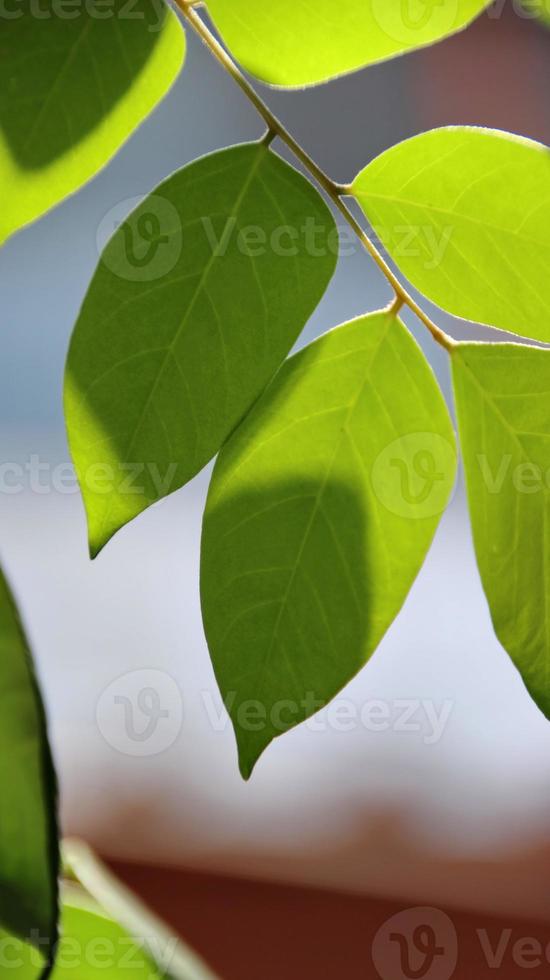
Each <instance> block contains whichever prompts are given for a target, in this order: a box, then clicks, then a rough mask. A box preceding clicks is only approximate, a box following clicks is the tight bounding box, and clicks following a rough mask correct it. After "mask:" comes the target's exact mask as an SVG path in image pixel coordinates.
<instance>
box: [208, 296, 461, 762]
mask: <svg viewBox="0 0 550 980" xmlns="http://www.w3.org/2000/svg"><path fill="white" fill-rule="evenodd" d="M455 461H456V452H455V445H454V436H453V432H452V428H451V424H450V420H449V416H448V412H447V409H446V407H445V403H444V401H443V398H442V395H441V392H440V390H439V388H438V386H437V383H436V381H435V378H434V376H433V374H432V371H431V369H430V367H429V365H428V363H427V361H426V359H425V358H424V355H423V354H422V353H421V351H420V350H419V348H418V347H417V345H416V342H415V341H414V340H413V339H412V337H411V336H410V334H409V333H408V331H407V330H406V329H405V328H404V326H403V325H402V324H401V322H400V321H399V320H398V319H396V318H395V317H394V316H393V315H392V314H390V313H377V314H374V315H372V316H367V317H362V318H360V319H358V320H355V321H353V322H351V323H348V324H345V325H344V326H342V327H339V328H338V329H336V330H334V331H332V332H331V333H328V334H326V335H325V336H323V337H321V338H320V339H319V340H317V341H315V342H314V343H313V344H311V345H310V346H309V347H307V348H305V349H304V350H303V351H301V352H300V353H298V354H297V355H296V356H294V357H292V358H291V359H290V360H289V361H287V362H286V364H285V365H284V366H283V367H282V369H281V370H280V371H279V373H278V374H277V376H276V377H275V380H274V381H273V383H272V384H271V385H270V387H269V388H268V389H267V391H266V392H264V394H263V396H262V398H261V399H260V400H259V402H258V403H257V405H256V406H255V407H254V409H253V411H252V412H251V413H250V414H249V416H248V417H247V418H246V420H245V421H244V423H243V424H242V425H241V426H240V428H239V429H238V430H237V431H236V432H235V434H234V435H233V436H232V438H231V440H230V441H229V442H228V443H227V445H226V446H225V447H224V448H223V450H222V452H221V453H220V455H219V457H218V461H217V463H216V468H215V471H214V476H213V478H212V483H211V487H210V492H209V496H208V502H207V507H206V514H205V521H204V528H203V541H202V571H201V593H202V607H203V618H204V624H205V630H206V635H207V639H208V644H209V648H210V654H211V657H212V661H213V664H214V669H215V671H216V676H217V680H218V683H219V685H220V689H221V692H222V695H223V698H224V701H225V703H226V706H227V709H228V711H229V713H230V715H231V718H232V721H233V725H234V728H235V732H236V736H237V741H238V746H239V756H240V767H241V772H242V774H243V776H244V777H245V778H248V776H249V775H250V773H251V771H252V768H253V766H254V764H255V762H256V760H257V759H258V757H259V755H260V754H261V752H262V751H263V750H264V749H265V747H266V746H267V745H268V744H269V742H270V741H271V740H272V739H273V738H275V736H277V735H280V734H281V733H282V732H284V731H286V730H288V729H289V728H292V727H293V726H294V725H297V724H298V723H299V722H301V721H303V720H304V719H305V718H307V717H309V715H311V714H313V713H314V711H316V710H317V709H318V708H319V707H320V706H321V705H324V704H326V703H327V702H328V701H329V700H330V699H331V698H333V697H334V696H335V695H336V694H337V693H338V691H340V689H341V688H342V687H343V686H344V685H345V684H346V683H347V682H348V681H349V680H350V679H351V678H352V677H353V676H354V675H355V674H356V673H357V671H358V670H359V669H360V668H361V667H362V666H363V665H364V664H365V662H366V661H367V660H368V659H369V657H370V655H371V654H372V652H373V651H374V650H375V648H376V647H377V645H378V644H379V642H380V640H381V639H382V637H383V635H384V633H385V632H386V630H387V629H388V627H389V626H390V624H391V622H392V621H393V619H394V617H395V616H396V615H397V613H398V612H399V609H400V608H401V606H402V604H403V602H404V600H405V597H406V596H407V593H408V591H409V589H410V587H411V585H412V583H413V581H414V578H415V576H416V574H417V572H418V570H419V569H420V566H421V564H422V562H423V560H424V557H425V555H426V552H427V550H428V548H429V545H430V542H431V540H432V537H433V535H434V532H435V529H436V527H437V524H438V522H439V518H440V516H441V513H442V512H443V510H444V508H445V506H446V503H447V500H448V497H449V494H450V491H451V488H452V486H453V481H454V475H455Z"/></svg>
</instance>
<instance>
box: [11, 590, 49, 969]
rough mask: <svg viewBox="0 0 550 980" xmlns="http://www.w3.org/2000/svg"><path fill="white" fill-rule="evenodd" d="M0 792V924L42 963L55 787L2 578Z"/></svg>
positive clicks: (28, 667) (24, 649) (25, 655)
mask: <svg viewBox="0 0 550 980" xmlns="http://www.w3.org/2000/svg"><path fill="white" fill-rule="evenodd" d="M0 787H1V791H0V926H1V927H3V928H4V929H6V930H7V931H9V932H10V933H12V934H14V935H15V936H18V937H19V938H20V939H22V940H25V941H28V942H31V943H34V945H36V946H39V948H40V949H41V950H42V952H41V953H40V952H38V950H37V951H36V953H35V955H34V958H35V960H36V958H37V957H38V958H39V959H38V962H39V963H40V962H41V963H42V965H44V959H47V958H48V953H51V952H52V947H53V944H54V943H55V940H56V937H57V872H58V863H59V857H58V844H57V826H56V783H55V775H54V771H53V765H52V760H51V756H50V750H49V747H48V737H47V732H46V722H45V718H44V709H43V707H42V702H41V699H40V692H39V690H38V687H37V684H36V680H35V677H34V673H33V667H32V662H31V657H30V654H29V649H28V646H27V643H26V640H25V636H24V634H23V630H22V627H21V623H20V621H19V617H18V615H17V611H16V609H15V606H14V604H13V599H12V597H11V595H10V592H9V589H8V586H7V584H6V582H5V580H4V578H3V577H2V576H1V574H0ZM39 944H40V945H39ZM2 969H4V968H2Z"/></svg>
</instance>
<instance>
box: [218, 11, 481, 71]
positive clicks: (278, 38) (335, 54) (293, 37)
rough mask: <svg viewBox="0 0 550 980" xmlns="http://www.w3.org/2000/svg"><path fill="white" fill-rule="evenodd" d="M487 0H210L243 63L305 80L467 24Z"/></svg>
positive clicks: (250, 68)
mask: <svg viewBox="0 0 550 980" xmlns="http://www.w3.org/2000/svg"><path fill="white" fill-rule="evenodd" d="M488 2H489V0H407V2H406V3H404V2H403V0H368V2H367V0H340V2H339V3H334V2H333V0H300V3H296V2H295V0H270V2H269V3H262V2H258V0H208V10H209V12H210V14H211V16H212V18H213V20H214V23H215V25H216V27H217V28H218V30H219V31H220V32H221V35H222V37H223V39H224V41H225V42H226V43H227V45H228V47H229V48H230V49H231V52H232V53H233V54H234V55H235V57H236V58H237V59H238V61H240V62H241V63H242V64H243V66H244V67H245V68H246V69H247V71H249V72H251V73H252V74H253V75H256V76H257V78H260V79H261V80H262V81H265V82H269V83H270V84H273V85H282V86H291V87H294V86H304V85H315V84H316V83H318V82H324V81H326V80H327V79H329V78H333V77H335V76H337V75H343V74H345V73H347V72H351V71H356V70H357V69H358V68H363V67H364V66H365V65H369V64H372V63H373V62H377V61H383V60H385V59H386V58H392V57H394V56H395V55H398V54H402V53H403V52H404V51H410V50H412V49H414V48H420V47H424V46H425V45H427V44H432V43H433V42H434V41H439V40H440V39H441V38H443V37H447V36H448V35H449V34H454V33H455V32H456V31H459V30H461V29H462V28H463V27H466V26H467V25H468V24H469V23H470V22H471V21H472V20H473V19H474V18H475V17H477V15H478V14H479V13H481V11H482V10H483V9H484V8H485V7H486V6H487V5H488Z"/></svg>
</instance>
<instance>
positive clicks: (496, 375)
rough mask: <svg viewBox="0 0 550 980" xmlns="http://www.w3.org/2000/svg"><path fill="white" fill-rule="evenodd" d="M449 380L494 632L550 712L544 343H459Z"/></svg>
mask: <svg viewBox="0 0 550 980" xmlns="http://www.w3.org/2000/svg"><path fill="white" fill-rule="evenodd" d="M452 366H453V380H454V389H455V397H456V405H457V412H458V421H459V432H460V442H461V445H462V454H463V457H464V468H465V472H466V485H467V491H468V501H469V505H470V515H471V519H472V526H473V534H474V543H475V549H476V554H477V562H478V566H479V570H480V574H481V580H482V583H483V588H484V589H485V594H486V596H487V599H488V602H489V607H490V610H491V616H492V620H493V625H494V628H495V632H496V634H497V636H498V638H499V640H500V642H501V643H502V645H503V647H504V648H505V649H506V650H507V651H508V653H509V654H510V656H511V658H512V660H513V661H514V663H515V665H516V667H517V668H518V670H519V671H520V672H521V675H522V677H523V680H524V682H525V684H526V686H527V688H528V690H529V691H530V693H531V695H532V697H533V698H534V699H535V701H536V703H537V704H538V706H539V707H540V709H541V710H542V711H543V712H544V714H545V715H546V716H547V717H548V718H550V681H549V678H550V351H547V350H540V349H537V348H535V347H526V346H520V345H518V344H459V345H457V347H456V348H455V349H454V350H453V352H452Z"/></svg>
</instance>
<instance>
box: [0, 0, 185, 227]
mask: <svg viewBox="0 0 550 980" xmlns="http://www.w3.org/2000/svg"><path fill="white" fill-rule="evenodd" d="M7 6H8V5H6V11H4V13H3V14H2V16H1V17H0V197H1V199H2V207H1V209H0V244H1V243H2V242H3V241H4V240H5V239H6V238H7V237H8V236H9V235H11V234H12V232H14V231H17V229H18V228H21V227H22V226H23V225H26V224H27V223H28V222H30V221H33V220H34V219H35V218H38V217H39V216H40V215H41V214H43V213H44V212H45V211H47V210H48V209H49V208H51V207H52V206H53V205H55V204H57V203H58V202H59V201H61V200H63V198H64V197H66V196H67V195H68V194H71V193H73V191H75V190H77V189H78V188H79V187H81V186H82V184H84V183H85V182H86V181H87V180H89V179H90V177H92V176H93V175H94V174H95V173H97V171H98V170H100V169H101V167H103V166H104V165H105V164H106V163H107V162H108V160H109V159H110V158H111V157H112V156H113V154H114V153H115V152H116V151H117V150H118V149H119V147H120V146H121V145H122V143H124V141H125V140H126V139H127V138H128V136H130V134H131V133H132V131H133V130H134V129H135V128H136V126H137V125H138V124H139V123H140V122H141V121H142V120H143V119H144V118H145V116H146V115H147V114H148V113H149V112H150V111H151V110H152V109H153V108H154V106H155V105H156V104H157V102H158V101H159V100H160V99H161V98H162V97H163V96H164V95H165V93H166V92H167V90H168V89H169V87H170V85H171V84H172V82H173V81H174V79H175V78H176V76H177V74H178V72H179V70H180V68H181V65H182V63H183V57H184V51H185V37H184V34H183V31H182V29H181V27H180V25H179V23H178V21H177V18H176V16H175V14H174V13H173V12H172V11H171V10H169V9H168V7H166V6H165V5H164V3H160V2H156V3H155V2H153V0H135V2H134V0H132V3H128V2H127V0H112V2H109V3H107V4H105V2H104V0H86V2H85V3H84V2H82V3H79V2H77V3H76V4H75V3H74V2H72V0H69V2H68V3H67V2H63V0H44V2H41V3H34V2H33V0H23V2H21V3H15V4H13V5H9V11H8V10H7Z"/></svg>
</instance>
